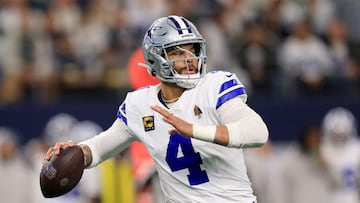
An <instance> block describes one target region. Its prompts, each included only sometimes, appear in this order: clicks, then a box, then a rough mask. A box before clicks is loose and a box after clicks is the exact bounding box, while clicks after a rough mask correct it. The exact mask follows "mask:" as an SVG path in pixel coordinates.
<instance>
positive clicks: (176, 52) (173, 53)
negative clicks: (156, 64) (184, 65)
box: [168, 49, 184, 56]
mask: <svg viewBox="0 0 360 203" xmlns="http://www.w3.org/2000/svg"><path fill="white" fill-rule="evenodd" d="M183 53H184V51H182V50H180V49H173V50H171V51H170V52H169V53H168V55H169V56H181V55H182V54H183Z"/></svg>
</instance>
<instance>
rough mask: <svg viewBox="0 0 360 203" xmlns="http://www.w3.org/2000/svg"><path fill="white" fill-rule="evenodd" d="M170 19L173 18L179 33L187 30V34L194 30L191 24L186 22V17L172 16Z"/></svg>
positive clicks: (172, 20)
mask: <svg viewBox="0 0 360 203" xmlns="http://www.w3.org/2000/svg"><path fill="white" fill-rule="evenodd" d="M169 19H170V20H171V22H173V23H174V25H175V26H176V28H177V30H178V32H179V34H184V31H187V34H189V33H191V32H192V31H191V28H190V26H189V24H188V23H187V22H186V20H185V19H183V18H181V17H179V16H170V17H169Z"/></svg>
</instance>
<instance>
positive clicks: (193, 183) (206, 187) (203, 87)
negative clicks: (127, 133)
mask: <svg viewBox="0 0 360 203" xmlns="http://www.w3.org/2000/svg"><path fill="white" fill-rule="evenodd" d="M159 90H160V86H159V85H157V86H149V87H146V88H142V89H139V90H136V91H134V92H130V93H128V95H127V97H126V99H125V100H124V102H123V103H122V104H121V105H120V108H119V112H118V117H119V118H120V119H122V120H123V122H124V123H125V124H126V125H127V126H128V128H129V129H130V130H131V132H132V134H133V136H135V137H136V138H137V139H138V140H139V141H141V142H142V143H144V144H145V145H146V147H147V149H148V151H149V153H150V154H151V156H152V157H153V159H154V160H155V162H156V168H157V170H158V172H159V176H160V180H161V186H162V190H163V192H164V196H165V198H166V202H206V203H208V202H222V203H226V202H237V203H255V197H254V195H253V191H252V189H251V184H250V181H249V179H248V176H247V172H246V166H245V163H244V157H243V150H242V149H239V148H228V147H224V146H221V145H218V144H214V143H209V142H205V141H201V140H197V139H190V138H185V137H183V136H181V135H179V134H173V135H169V133H168V131H169V129H172V128H173V127H172V126H171V125H170V124H168V123H166V122H165V121H163V118H162V115H160V114H158V113H156V112H155V111H153V110H152V109H151V108H150V107H151V106H152V105H160V106H163V107H164V108H165V107H167V106H165V105H164V104H163V103H162V102H161V96H160V94H159ZM239 96H240V97H241V98H243V100H244V102H246V98H247V95H246V92H245V88H244V86H243V85H242V84H241V82H240V81H239V80H238V78H237V77H236V76H235V74H232V73H229V72H223V71H214V72H210V73H207V74H206V75H205V76H204V78H203V79H201V80H200V82H199V83H198V84H197V86H196V87H194V88H193V89H189V90H186V91H185V92H184V93H183V94H182V95H181V97H180V98H179V100H178V101H177V102H176V103H174V104H173V105H172V106H171V108H170V109H169V108H168V107H167V108H168V110H169V111H170V112H172V113H173V114H174V115H176V116H178V117H180V118H182V119H184V120H186V121H187V122H189V123H192V124H194V125H203V126H206V125H220V124H224V123H223V122H222V120H221V119H220V117H219V114H218V109H219V108H220V107H222V105H224V104H226V102H227V101H229V100H231V99H233V98H235V97H239Z"/></svg>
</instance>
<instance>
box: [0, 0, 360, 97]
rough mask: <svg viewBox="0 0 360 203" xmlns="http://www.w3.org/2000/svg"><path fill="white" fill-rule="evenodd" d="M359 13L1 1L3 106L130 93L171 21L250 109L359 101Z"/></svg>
mask: <svg viewBox="0 0 360 203" xmlns="http://www.w3.org/2000/svg"><path fill="white" fill-rule="evenodd" d="M359 10H360V2H359V1H357V0H52V1H47V0H3V1H1V2H0V43H1V46H0V101H1V103H13V102H17V101H22V100H26V99H28V100H31V101H41V102H51V101H56V100H58V99H60V98H63V97H66V96H67V95H81V94H83V95H86V94H91V95H92V96H95V97H96V96H101V95H102V94H104V92H108V93H110V94H111V93H114V92H117V91H118V90H119V89H122V88H127V87H128V86H129V81H128V71H127V67H126V66H127V62H128V59H129V57H130V56H131V55H132V54H133V52H134V51H135V50H136V49H137V48H138V47H140V46H141V41H142V38H143V34H144V31H145V29H146V28H147V27H148V26H149V25H150V23H151V22H152V21H153V20H154V19H156V18H158V17H160V16H164V15H168V14H177V15H183V16H185V17H187V18H189V19H190V20H192V21H193V22H194V23H195V24H196V25H197V26H198V28H199V29H200V32H201V33H202V34H203V35H204V37H205V38H206V39H207V45H208V46H207V55H208V69H209V70H214V69H225V70H229V71H233V72H236V73H238V75H239V77H240V79H241V80H242V81H243V83H245V85H246V87H247V90H248V94H249V95H250V96H251V97H252V98H253V99H257V98H260V99H261V98H264V97H266V98H276V99H294V98H304V97H321V96H325V97H328V96H335V97H336V96H337V97H341V98H344V97H350V98H351V97H357V98H358V97H359V94H360V93H359V92H360V68H359V66H360V65H359V64H360V62H359V60H360V27H359V26H357V24H358V22H359V21H360V12H359ZM113 96H116V94H113Z"/></svg>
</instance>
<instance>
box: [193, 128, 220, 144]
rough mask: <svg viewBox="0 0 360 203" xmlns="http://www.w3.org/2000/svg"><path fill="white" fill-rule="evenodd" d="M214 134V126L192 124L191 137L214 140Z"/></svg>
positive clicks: (208, 140)
mask: <svg viewBox="0 0 360 203" xmlns="http://www.w3.org/2000/svg"><path fill="white" fill-rule="evenodd" d="M215 135H216V126H199V125H193V138H195V139H199V140H203V141H207V142H214V140H215Z"/></svg>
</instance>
